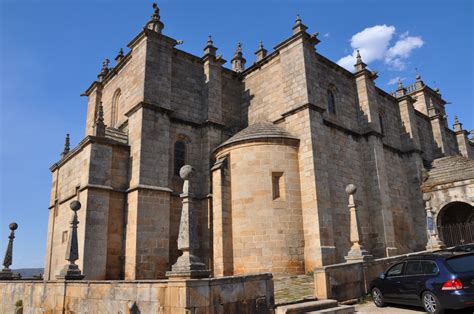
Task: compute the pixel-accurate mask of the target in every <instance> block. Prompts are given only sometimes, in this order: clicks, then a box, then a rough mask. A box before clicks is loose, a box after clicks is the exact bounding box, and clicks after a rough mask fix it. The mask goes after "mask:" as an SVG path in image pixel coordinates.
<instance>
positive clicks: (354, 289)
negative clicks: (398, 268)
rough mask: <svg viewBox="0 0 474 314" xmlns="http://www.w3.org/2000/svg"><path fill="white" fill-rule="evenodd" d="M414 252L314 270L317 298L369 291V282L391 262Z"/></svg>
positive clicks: (341, 298) (346, 297)
mask: <svg viewBox="0 0 474 314" xmlns="http://www.w3.org/2000/svg"><path fill="white" fill-rule="evenodd" d="M421 253H425V252H424V251H423V252H416V253H411V254H406V255H397V256H391V257H386V258H379V259H375V260H373V261H370V262H354V263H342V264H334V265H327V266H323V267H318V268H316V269H315V270H314V288H315V295H316V297H317V298H318V299H336V300H338V301H347V300H352V299H357V298H359V297H361V296H363V295H366V294H368V293H370V291H369V289H370V286H369V285H370V282H371V281H372V279H374V278H376V277H377V276H378V275H379V274H380V273H381V272H383V271H385V270H386V269H387V268H388V267H389V266H390V265H391V264H393V263H395V262H396V261H398V260H400V259H402V258H404V257H406V256H408V255H416V254H421Z"/></svg>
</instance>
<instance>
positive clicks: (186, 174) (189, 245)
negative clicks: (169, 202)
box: [166, 165, 210, 278]
mask: <svg viewBox="0 0 474 314" xmlns="http://www.w3.org/2000/svg"><path fill="white" fill-rule="evenodd" d="M193 172H194V168H193V167H191V166H190V165H184V166H183V167H182V168H181V169H180V171H179V175H180V176H181V178H182V179H183V180H184V184H183V193H182V194H181V195H180V196H181V198H182V202H183V208H182V210H181V221H180V224H179V234H178V249H179V250H180V251H182V252H183V254H182V255H181V256H180V257H179V258H178V260H177V261H176V263H175V264H174V265H173V266H172V267H171V271H168V272H167V273H166V275H167V276H168V277H171V278H173V277H186V278H203V277H209V274H210V272H209V270H208V269H207V268H206V265H205V264H204V263H202V262H201V260H200V259H199V257H197V256H196V251H197V249H198V248H199V242H198V238H197V229H196V228H197V217H196V215H195V213H194V208H193V206H192V194H191V192H190V191H191V183H190V179H191V177H192V175H193Z"/></svg>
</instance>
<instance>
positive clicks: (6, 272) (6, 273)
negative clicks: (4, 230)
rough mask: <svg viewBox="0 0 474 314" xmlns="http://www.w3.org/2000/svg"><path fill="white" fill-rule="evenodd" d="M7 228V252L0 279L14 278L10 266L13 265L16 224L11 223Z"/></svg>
mask: <svg viewBox="0 0 474 314" xmlns="http://www.w3.org/2000/svg"><path fill="white" fill-rule="evenodd" d="M8 227H9V228H10V236H9V237H8V245H7V251H6V252H5V258H4V259H3V269H2V271H1V272H0V279H13V277H14V276H13V273H12V271H11V269H10V266H11V265H12V263H13V239H15V230H16V229H18V224H17V223H16V222H12V223H11V224H10V225H9V226H8Z"/></svg>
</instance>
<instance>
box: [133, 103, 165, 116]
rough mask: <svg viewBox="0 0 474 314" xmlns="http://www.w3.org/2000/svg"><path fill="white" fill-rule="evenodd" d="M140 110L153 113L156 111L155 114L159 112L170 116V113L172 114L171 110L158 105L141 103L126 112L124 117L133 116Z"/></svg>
mask: <svg viewBox="0 0 474 314" xmlns="http://www.w3.org/2000/svg"><path fill="white" fill-rule="evenodd" d="M142 108H144V109H150V110H153V111H156V112H161V113H164V114H170V113H171V112H173V110H171V109H168V108H165V107H162V106H160V105H159V104H154V103H149V102H145V101H141V102H139V103H138V104H136V105H135V106H133V107H132V108H131V109H130V110H128V111H127V112H126V113H125V116H127V117H130V116H131V115H132V114H134V113H135V112H137V111H138V110H139V109H142Z"/></svg>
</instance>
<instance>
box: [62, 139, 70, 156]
mask: <svg viewBox="0 0 474 314" xmlns="http://www.w3.org/2000/svg"><path fill="white" fill-rule="evenodd" d="M70 145H71V144H70V140H69V133H67V134H66V139H65V140H64V149H63V152H62V153H61V157H64V156H66V155H67V154H69V151H70Z"/></svg>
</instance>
